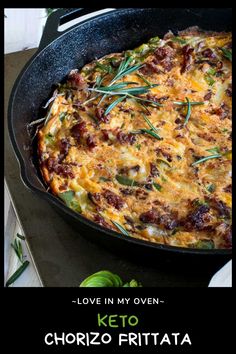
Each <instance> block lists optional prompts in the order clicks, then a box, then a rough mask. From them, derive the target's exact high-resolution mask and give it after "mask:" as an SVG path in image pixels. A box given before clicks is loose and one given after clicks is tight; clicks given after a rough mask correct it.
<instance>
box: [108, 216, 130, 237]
mask: <svg viewBox="0 0 236 354" xmlns="http://www.w3.org/2000/svg"><path fill="white" fill-rule="evenodd" d="M112 223H113V224H114V225H115V226H116V227H117V229H119V230H120V231H121V233H122V234H124V235H126V236H130V234H129V233H128V231H127V230H125V229H124V228H123V226H121V225H120V224H119V223H118V222H116V221H113V220H112Z"/></svg>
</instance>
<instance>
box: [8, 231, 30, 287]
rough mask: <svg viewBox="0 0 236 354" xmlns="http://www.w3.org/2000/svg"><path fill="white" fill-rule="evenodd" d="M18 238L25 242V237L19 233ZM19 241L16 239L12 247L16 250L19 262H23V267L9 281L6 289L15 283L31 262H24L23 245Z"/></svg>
mask: <svg viewBox="0 0 236 354" xmlns="http://www.w3.org/2000/svg"><path fill="white" fill-rule="evenodd" d="M16 236H17V237H18V238H19V239H21V240H25V237H24V236H22V235H20V234H18V233H17V234H16ZM19 239H15V240H14V242H13V243H11V247H12V248H13V249H14V251H15V253H16V255H17V257H18V259H19V261H20V262H21V266H20V267H19V268H18V269H17V270H16V271H15V272H14V273H13V274H12V275H11V276H10V278H9V279H8V280H7V282H6V287H8V286H9V285H11V284H12V283H14V282H15V281H16V280H17V279H18V278H19V276H20V275H21V274H22V273H23V272H24V270H25V269H26V268H27V267H28V265H29V261H27V260H26V261H24V255H23V249H22V244H21V241H20V240H19Z"/></svg>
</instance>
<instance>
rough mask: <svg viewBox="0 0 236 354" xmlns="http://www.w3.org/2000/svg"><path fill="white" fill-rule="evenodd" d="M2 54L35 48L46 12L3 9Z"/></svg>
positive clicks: (27, 9)
mask: <svg viewBox="0 0 236 354" xmlns="http://www.w3.org/2000/svg"><path fill="white" fill-rule="evenodd" d="M4 15H6V16H7V17H4V53H5V54H6V53H12V52H17V51H20V50H25V49H28V48H36V47H38V45H39V41H40V38H41V35H42V31H43V27H44V25H45V22H46V19H47V16H46V10H45V9H43V8H38V9H30V8H26V9H7V8H5V9H4Z"/></svg>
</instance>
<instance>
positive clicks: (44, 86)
mask: <svg viewBox="0 0 236 354" xmlns="http://www.w3.org/2000/svg"><path fill="white" fill-rule="evenodd" d="M94 10H97V9H68V10H67V11H63V10H59V11H56V12H55V13H53V14H52V15H51V16H50V17H49V18H48V21H47V23H46V26H45V31H44V34H43V37H42V40H41V43H40V47H39V49H38V51H37V52H36V54H35V55H34V57H33V58H32V59H31V60H30V61H29V63H28V64H27V65H26V66H25V68H24V69H23V70H22V72H21V74H20V75H19V77H18V78H17V80H16V82H15V85H14V87H13V90H12V93H11V97H10V101H9V110H8V128H9V134H10V139H11V142H12V145H13V148H14V151H15V153H16V156H17V158H18V160H19V163H20V168H21V177H22V179H23V182H24V183H25V185H26V186H27V187H28V188H30V190H32V191H33V192H36V193H37V194H38V195H40V196H41V197H43V198H45V199H46V200H48V201H49V202H50V203H52V204H53V205H54V206H55V207H56V209H57V210H58V211H59V212H60V213H61V214H62V215H63V217H64V218H66V219H67V220H68V221H69V222H70V223H72V224H74V225H75V226H76V227H77V229H79V230H82V231H83V232H84V233H85V234H86V237H90V238H92V239H93V240H95V241H96V242H100V243H102V244H103V245H105V246H107V247H109V248H110V249H112V250H120V251H121V252H122V253H126V252H127V251H129V254H130V255H131V254H135V255H141V256H142V259H144V258H145V257H146V258H150V257H151V258H154V259H157V257H158V258H159V257H161V258H162V257H163V258H166V257H173V255H177V256H178V259H181V258H182V257H183V255H185V256H187V255H188V257H191V260H192V259H193V257H194V256H197V258H198V259H200V258H201V259H207V260H208V261H209V263H210V262H211V260H212V258H213V257H214V259H221V260H222V259H223V258H224V259H226V258H228V257H230V255H231V250H198V249H185V248H177V247H172V246H165V245H158V244H153V243H150V242H146V241H142V240H138V239H134V238H129V237H127V236H122V237H121V236H120V235H119V234H118V233H116V232H114V231H111V230H107V229H105V228H103V227H101V226H99V225H97V224H95V223H93V222H92V221H90V220H87V219H85V218H84V217H82V216H81V215H79V214H77V213H75V212H74V211H72V210H71V209H69V208H67V207H66V206H65V205H64V204H63V203H62V202H61V201H60V200H59V199H57V198H56V197H55V196H53V195H52V194H50V193H47V192H46V189H45V186H44V184H43V181H42V179H41V176H40V173H39V171H38V168H37V164H36V163H35V161H34V156H35V151H34V149H33V145H32V142H31V140H30V137H29V134H28V132H27V129H26V126H27V123H29V122H31V121H32V120H35V119H37V118H41V117H42V116H40V107H41V106H42V105H43V103H45V98H47V97H49V95H50V93H51V90H52V84H55V83H58V82H60V81H62V80H63V79H64V78H65V77H66V75H67V74H68V73H69V71H70V70H71V69H74V68H81V67H82V66H83V65H85V64H86V63H88V62H90V61H92V60H93V59H94V58H96V57H97V58H99V57H102V56H104V55H106V54H108V53H112V52H120V51H122V50H125V49H132V48H134V47H135V46H138V45H140V44H142V43H145V42H146V41H147V40H148V39H149V38H151V37H153V36H157V35H158V36H160V37H161V36H163V35H164V34H165V33H166V32H167V31H168V30H172V31H173V32H174V33H177V31H178V30H183V29H185V28H187V27H189V26H195V25H197V26H199V27H200V28H202V29H204V30H210V31H230V30H231V9H226V8H223V9H222V8H214V9H213V8H208V9H202V8H193V9H191V8H189V9H181V8H168V9H163V8H162V9H158V8H152V9H150V8H145V9H143V8H125V9H118V10H114V11H111V12H108V13H105V14H101V15H97V16H95V17H93V18H92V19H87V20H84V21H82V22H81V23H79V24H77V25H75V26H73V27H72V28H70V29H68V30H66V31H65V32H62V33H59V32H58V31H57V28H58V24H59V23H65V22H67V21H68V19H73V18H75V17H79V16H82V15H85V14H87V13H89V12H93V11H94ZM60 21H61V22H60ZM200 255H201V257H200ZM195 258H196V257H195ZM209 258H211V260H209ZM185 260H186V258H185Z"/></svg>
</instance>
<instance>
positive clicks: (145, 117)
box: [142, 113, 158, 134]
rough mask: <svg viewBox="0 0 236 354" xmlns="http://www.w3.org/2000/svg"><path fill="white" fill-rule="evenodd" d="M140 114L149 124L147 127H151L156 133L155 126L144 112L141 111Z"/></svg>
mask: <svg viewBox="0 0 236 354" xmlns="http://www.w3.org/2000/svg"><path fill="white" fill-rule="evenodd" d="M142 115H143V118H144V119H145V121H146V122H147V124H148V125H149V127H150V128H151V130H152V131H154V132H156V133H157V134H158V131H157V128H155V127H154V125H153V124H152V123H151V122H150V120H149V119H148V117H147V116H146V115H145V114H144V113H142Z"/></svg>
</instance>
